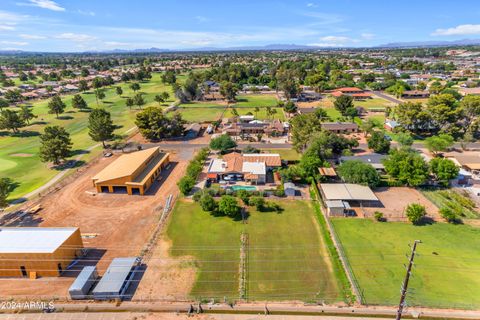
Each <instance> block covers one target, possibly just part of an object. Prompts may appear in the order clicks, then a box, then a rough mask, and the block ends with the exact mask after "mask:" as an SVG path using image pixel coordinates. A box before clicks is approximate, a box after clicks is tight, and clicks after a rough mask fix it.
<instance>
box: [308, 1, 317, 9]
mask: <svg viewBox="0 0 480 320" xmlns="http://www.w3.org/2000/svg"><path fill="white" fill-rule="evenodd" d="M307 7H309V8H317V7H318V5H317V4H315V3H313V2H309V3H307Z"/></svg>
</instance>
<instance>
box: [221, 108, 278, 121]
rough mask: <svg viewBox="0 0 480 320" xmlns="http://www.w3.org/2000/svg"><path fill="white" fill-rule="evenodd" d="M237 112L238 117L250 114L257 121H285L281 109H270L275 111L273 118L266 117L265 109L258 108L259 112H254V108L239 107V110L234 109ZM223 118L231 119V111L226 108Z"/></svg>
mask: <svg viewBox="0 0 480 320" xmlns="http://www.w3.org/2000/svg"><path fill="white" fill-rule="evenodd" d="M235 109H236V110H237V112H238V114H239V115H241V116H243V115H246V114H247V113H248V114H252V115H254V116H255V119H258V120H267V119H279V120H282V121H284V120H285V114H284V112H283V109H282V108H272V110H276V111H277V113H275V114H274V115H273V116H271V117H269V116H268V115H267V109H266V108H262V107H259V111H258V112H255V108H249V107H240V108H235ZM225 117H227V118H229V117H233V114H232V109H231V108H228V109H227V111H226V112H225Z"/></svg>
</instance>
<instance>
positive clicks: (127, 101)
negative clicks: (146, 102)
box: [125, 97, 135, 109]
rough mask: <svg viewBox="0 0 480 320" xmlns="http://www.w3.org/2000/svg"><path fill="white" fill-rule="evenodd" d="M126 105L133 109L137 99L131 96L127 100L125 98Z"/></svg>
mask: <svg viewBox="0 0 480 320" xmlns="http://www.w3.org/2000/svg"><path fill="white" fill-rule="evenodd" d="M125 105H126V106H127V107H129V108H130V109H132V107H133V106H134V105H135V101H134V100H133V99H132V98H130V97H129V98H127V100H125Z"/></svg>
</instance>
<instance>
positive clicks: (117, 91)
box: [115, 86, 123, 97]
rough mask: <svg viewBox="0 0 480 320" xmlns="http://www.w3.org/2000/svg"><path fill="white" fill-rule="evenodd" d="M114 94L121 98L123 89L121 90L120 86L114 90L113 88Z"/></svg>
mask: <svg viewBox="0 0 480 320" xmlns="http://www.w3.org/2000/svg"><path fill="white" fill-rule="evenodd" d="M115 92H116V93H117V95H118V96H120V97H121V96H122V94H123V89H122V87H120V86H119V87H116V88H115Z"/></svg>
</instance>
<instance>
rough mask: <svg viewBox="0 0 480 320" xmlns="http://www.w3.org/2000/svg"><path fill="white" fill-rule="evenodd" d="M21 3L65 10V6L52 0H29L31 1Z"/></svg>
mask: <svg viewBox="0 0 480 320" xmlns="http://www.w3.org/2000/svg"><path fill="white" fill-rule="evenodd" d="M19 5H29V6H34V7H39V8H43V9H48V10H53V11H65V8H63V7H61V6H60V5H59V4H58V3H56V2H55V1H52V0H29V3H19Z"/></svg>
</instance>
